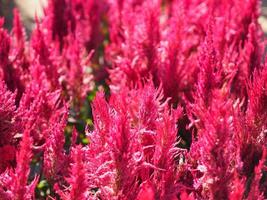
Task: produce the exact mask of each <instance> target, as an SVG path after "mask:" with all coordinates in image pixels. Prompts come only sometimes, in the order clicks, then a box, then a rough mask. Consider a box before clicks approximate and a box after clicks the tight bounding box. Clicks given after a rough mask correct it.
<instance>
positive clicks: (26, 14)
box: [0, 0, 267, 35]
mask: <svg viewBox="0 0 267 200" xmlns="http://www.w3.org/2000/svg"><path fill="white" fill-rule="evenodd" d="M261 3H262V7H261V17H260V18H259V23H260V24H261V26H262V28H263V31H264V32H265V34H266V35H267V0H262V1H261ZM46 4H47V0H0V16H4V17H5V18H6V20H5V27H6V28H8V29H10V28H11V26H12V16H13V12H12V10H13V8H14V7H17V8H18V9H19V10H20V12H21V15H22V19H23V23H24V25H25V27H26V31H27V32H28V33H30V31H31V30H32V28H33V27H34V17H35V15H37V16H38V17H42V15H43V7H44V6H45V5H46Z"/></svg>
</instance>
